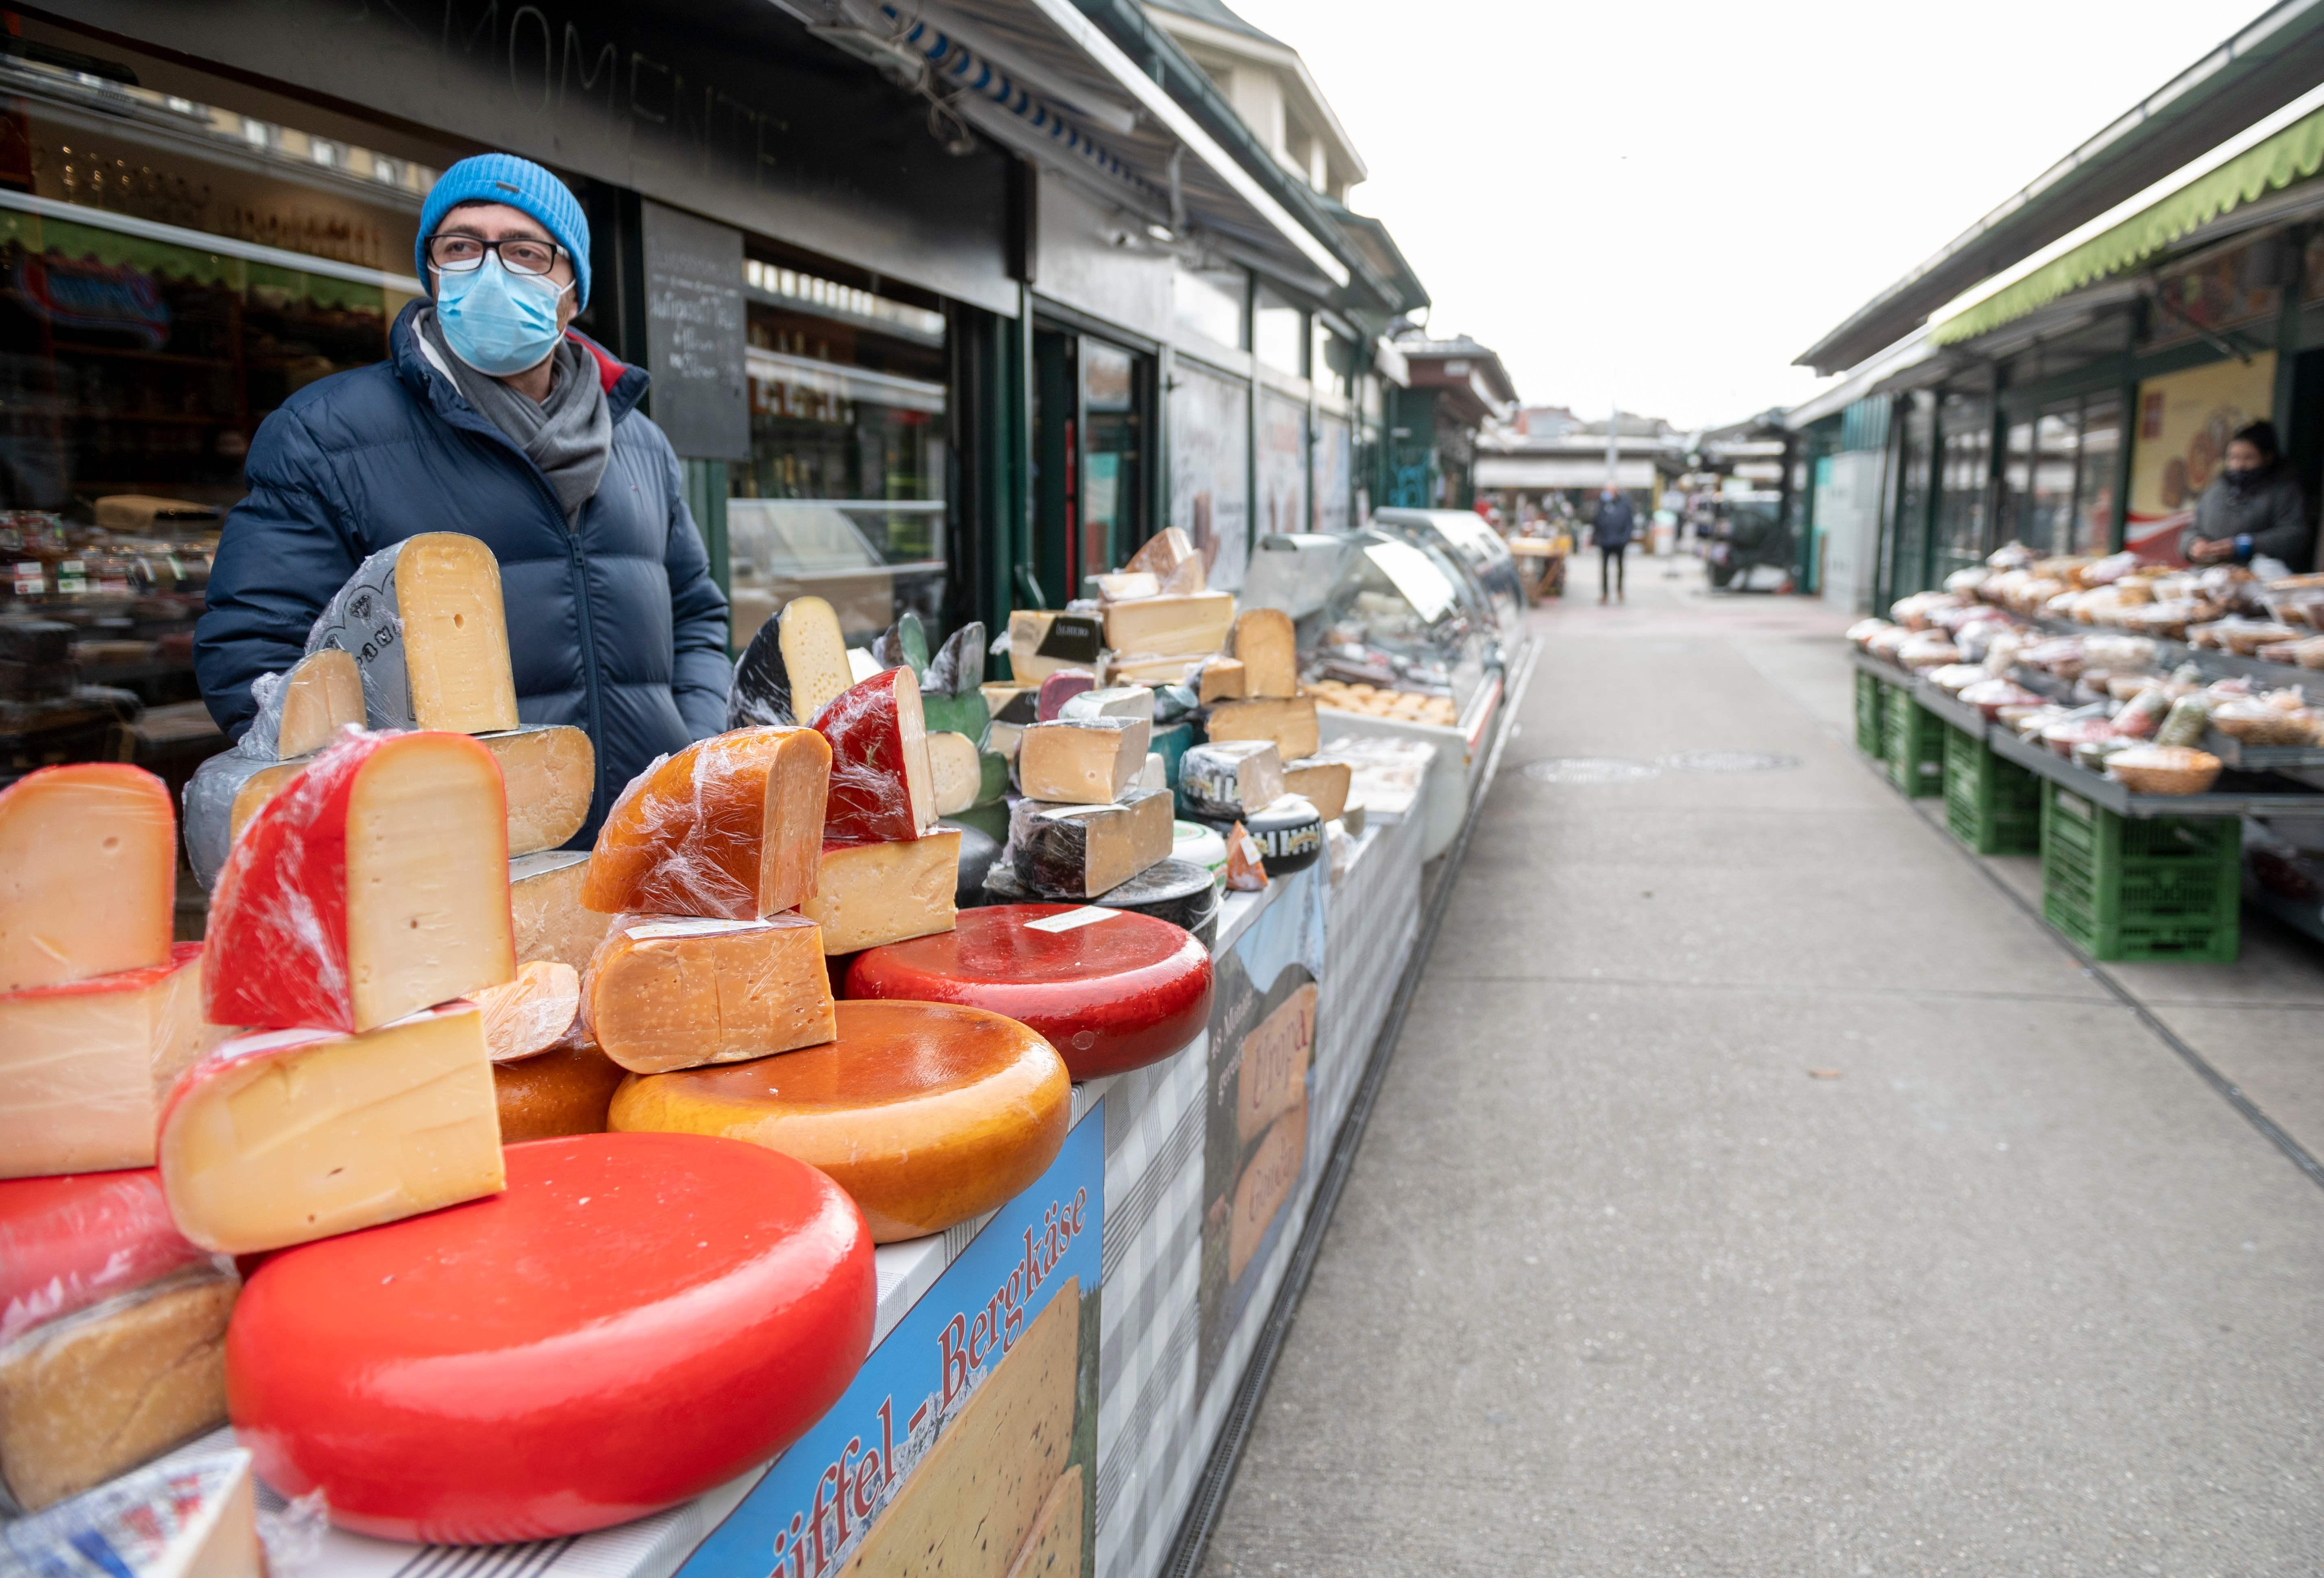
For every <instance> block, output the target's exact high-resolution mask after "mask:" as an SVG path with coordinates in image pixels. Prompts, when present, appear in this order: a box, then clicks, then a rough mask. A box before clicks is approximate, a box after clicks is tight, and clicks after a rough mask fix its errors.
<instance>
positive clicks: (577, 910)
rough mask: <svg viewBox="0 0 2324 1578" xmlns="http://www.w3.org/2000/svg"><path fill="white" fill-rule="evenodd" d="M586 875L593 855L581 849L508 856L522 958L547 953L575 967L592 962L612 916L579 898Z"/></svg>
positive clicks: (511, 901) (511, 903)
mask: <svg viewBox="0 0 2324 1578" xmlns="http://www.w3.org/2000/svg"><path fill="white" fill-rule="evenodd" d="M588 880H589V856H588V855H587V854H586V853H584V852H582V851H580V850H577V849H552V850H546V851H543V852H542V853H541V854H524V855H519V856H517V857H516V858H515V859H513V860H512V861H510V862H509V910H510V914H511V918H512V920H513V922H514V924H515V927H516V956H517V962H518V963H519V964H526V963H529V962H530V961H531V960H534V959H549V960H551V961H553V962H555V963H557V964H570V965H572V966H573V968H575V969H576V970H586V969H587V968H588V967H589V959H590V955H593V954H595V952H596V951H597V945H598V944H599V943H601V942H604V940H605V930H606V928H607V927H610V926H612V925H613V917H612V916H610V915H600V914H599V913H597V911H595V910H594V909H589V908H588V907H587V906H586V905H585V904H583V903H582V902H581V890H582V888H583V887H584V886H585V885H586V883H587V881H588Z"/></svg>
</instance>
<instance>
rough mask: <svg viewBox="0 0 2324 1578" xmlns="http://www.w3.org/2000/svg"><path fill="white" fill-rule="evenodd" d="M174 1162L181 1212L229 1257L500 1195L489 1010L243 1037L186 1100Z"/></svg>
mask: <svg viewBox="0 0 2324 1578" xmlns="http://www.w3.org/2000/svg"><path fill="white" fill-rule="evenodd" d="M161 1186H162V1188H163V1190H164V1191H165V1192H166V1193H167V1194H168V1195H169V1200H170V1212H171V1215H172V1216H174V1217H175V1218H176V1219H177V1223H178V1226H179V1227H180V1230H182V1231H183V1232H184V1233H185V1235H186V1236H187V1237H188V1238H189V1239H191V1240H193V1241H195V1242H196V1243H198V1244H200V1245H201V1246H202V1247H203V1248H205V1249H209V1250H217V1251H218V1252H220V1253H222V1254H232V1255H241V1254H250V1253H254V1252H255V1251H257V1250H279V1249H281V1248H282V1247H284V1246H285V1245H288V1244H299V1243H306V1242H308V1241H311V1240H314V1239H318V1238H327V1237H329V1236H330V1235H331V1234H333V1233H341V1232H354V1231H355V1229H357V1228H362V1227H373V1226H376V1225H377V1224H378V1223H383V1222H393V1221H395V1220H397V1219H398V1218H400V1217H405V1216H410V1215H413V1214H416V1213H419V1212H422V1211H433V1210H435V1209H436V1208H437V1207H438V1206H439V1205H449V1204H453V1203H455V1202H456V1201H460V1200H473V1199H475V1198H476V1197H478V1196H479V1195H490V1194H493V1193H495V1192H497V1191H498V1190H499V1188H500V1186H501V1137H500V1123H499V1119H498V1117H497V1103H496V1102H495V1100H494V1097H493V1074H492V1060H491V1058H490V1057H489V1056H488V1054H487V1052H486V1050H485V1047H484V1016H483V1015H482V1014H481V1013H479V1012H478V1011H477V1010H476V1009H475V1006H474V1005H473V1004H470V1003H466V1002H459V1003H452V1004H448V1005H447V1006H445V1007H443V1008H438V1009H430V1010H428V1011H427V1012H425V1013H419V1014H414V1015H413V1016H411V1017H410V1019H408V1020H401V1021H400V1022H398V1023H396V1024H392V1025H389V1026H387V1027H386V1028H385V1029H377V1030H372V1031H368V1032H366V1033H364V1034H363V1035H356V1036H346V1035H335V1034H332V1033H331V1032H329V1031H327V1030H273V1031H269V1032H266V1033H264V1034H261V1035H255V1036H244V1037H240V1038H236V1039H235V1040H232V1041H228V1042H226V1044H225V1045H224V1046H222V1047H218V1048H217V1050H216V1051H214V1052H212V1053H211V1054H209V1055H208V1057H204V1058H203V1059H202V1060H201V1061H200V1062H199V1063H198V1064H196V1065H195V1066H193V1067H192V1068H191V1069H189V1071H188V1072H187V1073H186V1075H185V1076H184V1077H183V1078H182V1079H180V1081H179V1082H178V1085H177V1088H176V1089H175V1090H173V1091H172V1092H171V1094H170V1100H169V1103H168V1105H167V1106H166V1107H165V1108H164V1110H163V1112H162V1115H161Z"/></svg>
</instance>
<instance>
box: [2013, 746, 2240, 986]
mask: <svg viewBox="0 0 2324 1578" xmlns="http://www.w3.org/2000/svg"><path fill="white" fill-rule="evenodd" d="M2242 905H2243V824H2242V823H2241V822H2240V821H2238V820H2237V819H2236V818H2235V817H2118V816H2116V814H2115V813H2114V812H2112V811H2109V810H2107V809H2106V808H2105V807H2102V806H2095V805H2092V804H2091V803H2090V802H2089V801H2088V800H2085V799H2083V798H2081V797H2080V795H2077V794H2074V793H2073V792H2071V791H2070V790H2068V789H2061V788H2059V787H2058V785H2056V784H2054V783H2052V782H2050V781H2049V780H2046V779H2045V780H2043V782H2042V914H2043V918H2044V919H2046V920H2048V921H2049V923H2050V924H2051V925H2052V926H2054V927H2057V928H2058V929H2059V930H2060V931H2061V932H2063V933H2065V935H2066V936H2067V937H2070V938H2071V939H2072V940H2073V941H2074V942H2075V943H2077V944H2078V945H2080V946H2081V947H2082V948H2083V950H2084V951H2086V952H2087V953H2089V955H2090V956H2091V957H2092V958H2097V959H2157V960H2167V959H2181V960H2187V961H2190V962H2198V963H2211V964H2225V963H2227V962H2228V961H2230V960H2232V959H2234V958H2235V956H2236V950H2237V949H2238V948H2239V947H2240V946H2241V945H2242V941H2243V937H2242V928H2241V922H2242Z"/></svg>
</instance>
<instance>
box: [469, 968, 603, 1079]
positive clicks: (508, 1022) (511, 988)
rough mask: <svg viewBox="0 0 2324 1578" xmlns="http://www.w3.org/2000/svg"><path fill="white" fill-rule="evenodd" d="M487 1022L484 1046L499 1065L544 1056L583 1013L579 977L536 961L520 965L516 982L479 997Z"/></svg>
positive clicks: (478, 1004)
mask: <svg viewBox="0 0 2324 1578" xmlns="http://www.w3.org/2000/svg"><path fill="white" fill-rule="evenodd" d="M475 1004H476V1008H477V1010H478V1011H480V1012H481V1013H483V1015H484V1046H485V1047H486V1048H488V1049H489V1050H490V1052H491V1053H492V1058H493V1062H495V1063H509V1062H513V1061H514V1060H515V1059H517V1058H520V1057H531V1056H533V1055H534V1054H535V1053H537V1052H546V1051H548V1050H549V1048H550V1047H554V1046H556V1045H557V1044H558V1042H559V1041H562V1040H563V1039H564V1038H565V1037H566V1034H567V1032H568V1031H570V1030H571V1029H573V1024H574V1021H575V1020H576V1019H578V1018H579V1017H580V1013H581V974H580V972H579V971H577V970H576V969H574V967H573V966H572V965H570V964H558V963H557V962H556V961H554V960H552V959H535V960H532V961H531V962H530V963H529V964H519V965H518V966H517V968H516V979H515V980H513V981H504V982H503V983H501V984H500V985H498V986H487V987H485V988H484V990H483V991H482V992H477V993H476V996H475Z"/></svg>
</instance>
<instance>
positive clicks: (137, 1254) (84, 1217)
mask: <svg viewBox="0 0 2324 1578" xmlns="http://www.w3.org/2000/svg"><path fill="white" fill-rule="evenodd" d="M208 1259H209V1257H208V1254H207V1253H206V1252H205V1251H204V1250H201V1249H200V1248H199V1247H198V1246H197V1245H196V1244H195V1243H194V1242H193V1241H191V1240H189V1238H187V1237H186V1235H185V1234H184V1233H181V1232H179V1231H178V1225H177V1223H174V1222H172V1221H171V1219H170V1206H169V1203H168V1202H167V1201H165V1200H164V1199H163V1198H162V1197H161V1174H160V1173H158V1172H156V1171H155V1170H154V1169H153V1168H152V1167H140V1168H136V1169H134V1170H129V1171H124V1172H113V1173H77V1174H73V1175H71V1176H69V1177H53V1178H13V1179H10V1180H8V1181H6V1182H5V1183H0V1344H5V1343H8V1342H10V1341H12V1340H14V1338H16V1337H19V1336H21V1335H23V1333H25V1332H28V1331H30V1330H31V1329H32V1327H34V1326H36V1325H39V1324H41V1323H42V1322H43V1321H52V1320H55V1319H56V1318H57V1317H58V1316H60V1315H70V1314H72V1313H73V1312H74V1311H75V1310H79V1309H86V1308H88V1306H90V1305H93V1304H97V1303H99V1302H101V1301H103V1300H105V1299H108V1298H113V1297H117V1296H119V1295H121V1294H124V1293H127V1292H129V1291H131V1290H132V1289H134V1288H137V1287H143V1286H144V1285H145V1284H146V1283H148V1282H152V1281H157V1280H159V1279H160V1278H163V1277H167V1276H169V1275H170V1274H171V1273H172V1272H174V1271H182V1270H184V1269H186V1268H187V1267H189V1266H198V1265H202V1264H204V1263H206V1262H207V1261H208Z"/></svg>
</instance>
